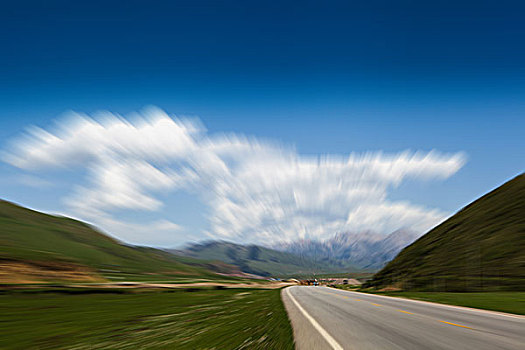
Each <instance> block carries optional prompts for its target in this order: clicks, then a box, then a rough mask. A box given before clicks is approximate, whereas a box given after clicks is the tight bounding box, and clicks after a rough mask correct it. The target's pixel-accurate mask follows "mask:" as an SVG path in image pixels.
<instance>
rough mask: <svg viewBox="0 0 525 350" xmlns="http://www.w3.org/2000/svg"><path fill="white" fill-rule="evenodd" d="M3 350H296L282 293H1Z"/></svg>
mask: <svg viewBox="0 0 525 350" xmlns="http://www.w3.org/2000/svg"><path fill="white" fill-rule="evenodd" d="M0 322H1V324H2V327H1V328H0V348H2V349H63V348H68V349H76V350H82V349H117V348H118V349H139V348H140V349H191V350H193V349H293V348H294V344H293V333H292V329H291V326H290V323H289V321H288V317H287V314H286V311H285V309H284V306H283V304H282V302H281V298H280V289H242V288H237V289H204V288H199V289H195V288H189V289H186V290H169V291H142V292H141V291H138V290H136V289H135V290H124V289H120V290H118V289H109V290H108V289H98V290H96V289H84V290H82V289H78V288H76V289H63V290H61V291H60V292H57V291H53V292H49V291H45V290H40V291H35V290H30V291H3V292H2V294H0Z"/></svg>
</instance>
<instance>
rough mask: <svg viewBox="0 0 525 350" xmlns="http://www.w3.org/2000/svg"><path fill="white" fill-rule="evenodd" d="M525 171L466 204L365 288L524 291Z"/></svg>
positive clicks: (408, 248)
mask: <svg viewBox="0 0 525 350" xmlns="http://www.w3.org/2000/svg"><path fill="white" fill-rule="evenodd" d="M524 213H525V174H523V173H522V174H520V175H518V176H516V177H515V178H513V179H511V180H509V181H507V182H506V183H504V184H503V185H501V186H499V187H497V188H496V189H494V190H492V191H490V192H489V193H487V194H485V195H483V196H481V197H480V198H478V199H477V200H475V201H473V202H472V203H470V204H468V205H467V206H465V207H464V208H462V209H461V210H459V211H458V212H457V213H456V214H454V215H453V216H451V217H450V218H449V219H448V220H446V221H444V222H443V223H441V224H440V225H438V226H436V227H435V228H433V229H432V230H430V231H429V232H428V233H426V234H425V235H423V236H422V237H420V238H419V239H418V240H416V241H415V242H414V243H412V244H411V245H409V246H408V247H406V248H405V249H403V250H402V251H401V252H400V253H399V255H398V256H397V257H396V258H395V259H394V260H392V261H391V262H390V263H388V264H387V265H386V266H385V267H384V268H383V269H382V270H381V271H379V272H378V273H377V274H376V275H375V276H374V277H373V279H372V280H370V281H369V282H368V283H367V284H366V286H367V287H372V288H376V289H384V288H394V289H405V290H435V291H486V290H525V214H524Z"/></svg>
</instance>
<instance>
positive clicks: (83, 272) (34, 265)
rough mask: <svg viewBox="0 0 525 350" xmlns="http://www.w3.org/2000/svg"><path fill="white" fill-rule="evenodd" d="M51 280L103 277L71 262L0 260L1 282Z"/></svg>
mask: <svg viewBox="0 0 525 350" xmlns="http://www.w3.org/2000/svg"><path fill="white" fill-rule="evenodd" d="M53 281H74V282H101V281H104V279H103V278H102V277H100V276H99V275H97V274H96V273H95V272H94V271H92V270H90V269H89V268H87V267H85V266H81V265H75V264H71V263H65V262H47V261H46V262H39V261H31V262H25V261H24V262H22V261H10V260H0V283H2V284H11V283H39V282H53Z"/></svg>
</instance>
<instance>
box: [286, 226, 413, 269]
mask: <svg viewBox="0 0 525 350" xmlns="http://www.w3.org/2000/svg"><path fill="white" fill-rule="evenodd" d="M417 237H418V235H417V234H416V233H414V232H412V231H408V230H397V231H395V232H392V233H391V234H389V235H387V236H385V235H382V234H377V233H374V232H371V231H364V232H360V233H338V234H336V235H334V236H333V237H332V238H330V239H328V240H326V241H316V240H300V241H295V242H292V243H287V244H285V245H282V246H281V247H280V248H279V249H280V250H283V251H286V252H290V253H293V254H296V255H299V256H304V257H312V258H314V259H316V260H319V261H323V262H326V263H329V264H333V265H337V266H357V267H359V268H363V269H369V270H376V269H379V268H381V267H383V266H384V265H385V264H386V263H387V262H388V261H390V260H392V259H393V258H394V257H395V256H396V254H397V253H399V252H400V251H401V249H403V248H404V247H405V246H407V245H408V244H410V243H412V242H413V241H414V240H415V239H416V238H417Z"/></svg>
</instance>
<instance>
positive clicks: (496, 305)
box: [374, 292, 525, 315]
mask: <svg viewBox="0 0 525 350" xmlns="http://www.w3.org/2000/svg"><path fill="white" fill-rule="evenodd" d="M374 294H381V295H388V296H392V297H402V298H409V299H417V300H425V301H432V302H435V303H441V304H450V305H459V306H467V307H473V308H476V309H485V310H493V311H501V312H508V313H512V314H518V315H525V292H480V293H447V292H374Z"/></svg>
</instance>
